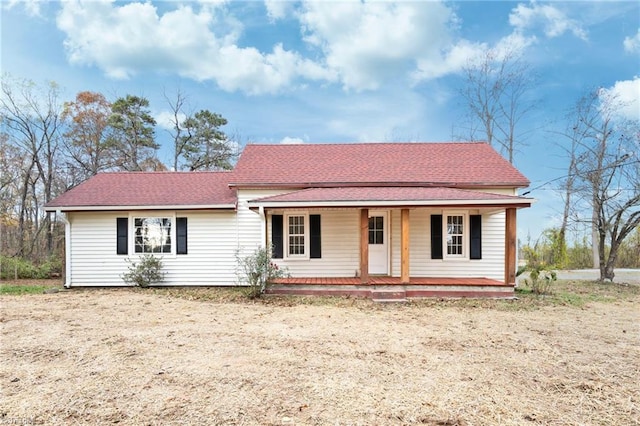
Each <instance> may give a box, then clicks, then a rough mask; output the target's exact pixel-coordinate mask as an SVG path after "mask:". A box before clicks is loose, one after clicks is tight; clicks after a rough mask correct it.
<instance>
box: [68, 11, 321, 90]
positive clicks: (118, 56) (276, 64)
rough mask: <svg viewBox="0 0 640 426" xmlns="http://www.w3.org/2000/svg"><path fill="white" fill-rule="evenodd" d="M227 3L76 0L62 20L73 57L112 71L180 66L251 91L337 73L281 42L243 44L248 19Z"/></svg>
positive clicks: (119, 74)
mask: <svg viewBox="0 0 640 426" xmlns="http://www.w3.org/2000/svg"><path fill="white" fill-rule="evenodd" d="M220 5H221V3H220V2H207V3H206V7H201V8H200V9H199V10H194V9H193V8H192V7H191V6H190V5H186V6H185V5H181V6H178V7H177V8H176V9H174V10H171V11H168V12H165V13H164V14H158V10H157V8H156V7H155V6H154V5H152V4H151V3H127V4H122V5H121V4H120V3H114V2H112V1H108V0H102V1H92V2H80V1H77V0H75V1H69V2H66V3H64V4H63V6H62V9H61V11H60V13H59V14H58V19H57V23H58V27H59V28H60V29H61V30H63V31H64V32H65V33H66V35H67V38H66V40H65V48H66V50H67V55H68V57H69V61H70V62H71V63H73V64H78V65H89V66H92V65H95V66H97V67H99V68H100V69H102V70H103V71H104V72H105V74H106V75H108V76H109V77H112V78H118V79H126V78H129V77H131V76H133V75H135V74H138V73H140V72H144V71H153V72H161V73H163V72H164V73H175V74H178V75H180V76H182V77H188V78H192V79H194V80H199V81H201V80H215V81H216V82H217V83H218V85H219V86H220V87H221V88H222V89H224V90H227V91H235V90H241V91H244V92H247V93H250V94H262V93H275V92H278V91H281V90H283V89H285V88H287V87H288V86H289V85H291V84H292V82H293V81H294V80H295V79H296V78H298V77H300V76H304V77H306V78H310V79H325V80H331V79H332V78H333V77H332V73H331V72H328V71H327V70H326V69H324V68H323V67H322V66H319V65H317V64H315V63H313V62H312V61H309V60H306V59H304V58H302V57H301V56H300V55H299V54H298V53H295V52H291V51H287V50H285V49H284V48H283V47H282V45H276V46H274V47H273V50H272V51H271V52H267V53H262V52H260V51H258V50H257V49H255V48H253V47H239V46H238V44H237V43H238V39H239V37H240V35H241V33H242V25H241V24H240V23H239V21H238V20H237V19H235V18H234V17H233V16H230V15H228V14H226V13H225V9H224V8H222V7H221V6H220Z"/></svg>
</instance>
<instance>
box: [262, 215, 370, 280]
mask: <svg viewBox="0 0 640 426" xmlns="http://www.w3.org/2000/svg"><path fill="white" fill-rule="evenodd" d="M273 213H274V214H285V213H284V212H283V211H274V212H273ZM308 214H310V215H312V214H319V215H320V217H321V219H320V222H321V226H320V230H321V240H322V257H321V258H320V259H306V260H299V259H286V258H285V259H274V262H276V263H277V264H278V265H279V266H281V267H285V268H287V269H288V271H289V273H290V274H291V276H293V277H325V278H326V277H354V276H356V273H357V272H358V271H359V269H360V234H359V229H360V211H359V210H356V209H351V210H346V209H345V210H338V209H337V210H330V209H327V210H322V209H312V210H309V211H308ZM286 225H287V222H286V221H285V223H284V226H286ZM268 235H269V238H271V219H269V229H268Z"/></svg>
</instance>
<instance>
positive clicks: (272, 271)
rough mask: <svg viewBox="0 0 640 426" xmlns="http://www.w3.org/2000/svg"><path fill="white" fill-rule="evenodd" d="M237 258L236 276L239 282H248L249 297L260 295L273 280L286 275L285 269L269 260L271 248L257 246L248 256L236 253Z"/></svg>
mask: <svg viewBox="0 0 640 426" xmlns="http://www.w3.org/2000/svg"><path fill="white" fill-rule="evenodd" d="M236 258H237V260H238V268H239V270H238V278H239V280H240V282H245V283H247V284H249V287H248V290H247V296H249V298H251V299H255V298H257V297H260V296H261V295H262V294H263V293H264V292H265V290H266V289H267V285H269V284H270V283H271V282H273V280H275V279H277V278H283V277H286V276H288V275H289V274H288V273H287V271H286V270H284V269H281V268H280V267H279V266H278V265H276V264H275V263H273V262H272V261H271V249H269V248H263V247H259V248H258V249H256V251H254V252H253V253H252V254H250V255H248V256H244V257H243V256H241V255H240V253H239V252H238V253H236Z"/></svg>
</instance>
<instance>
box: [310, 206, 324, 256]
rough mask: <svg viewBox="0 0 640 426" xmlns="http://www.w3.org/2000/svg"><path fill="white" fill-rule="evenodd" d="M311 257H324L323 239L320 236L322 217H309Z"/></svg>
mask: <svg viewBox="0 0 640 426" xmlns="http://www.w3.org/2000/svg"><path fill="white" fill-rule="evenodd" d="M309 230H310V235H309V243H310V244H311V248H310V249H309V257H310V258H311V259H320V258H321V257H322V238H321V234H320V215H319V214H312V215H309Z"/></svg>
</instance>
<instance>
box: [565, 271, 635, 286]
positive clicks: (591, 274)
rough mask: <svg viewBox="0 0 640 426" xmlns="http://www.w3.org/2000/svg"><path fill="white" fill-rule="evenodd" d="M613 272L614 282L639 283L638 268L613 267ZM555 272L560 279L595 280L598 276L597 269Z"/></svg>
mask: <svg viewBox="0 0 640 426" xmlns="http://www.w3.org/2000/svg"><path fill="white" fill-rule="evenodd" d="M613 272H614V273H615V274H616V275H615V278H614V279H613V281H614V282H616V283H629V284H636V285H640V269H615V270H614V271H613ZM557 274H558V279H561V280H597V279H598V278H599V277H600V271H599V270H598V269H573V270H568V271H557Z"/></svg>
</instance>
